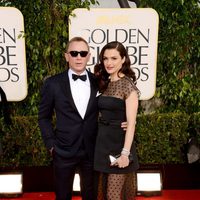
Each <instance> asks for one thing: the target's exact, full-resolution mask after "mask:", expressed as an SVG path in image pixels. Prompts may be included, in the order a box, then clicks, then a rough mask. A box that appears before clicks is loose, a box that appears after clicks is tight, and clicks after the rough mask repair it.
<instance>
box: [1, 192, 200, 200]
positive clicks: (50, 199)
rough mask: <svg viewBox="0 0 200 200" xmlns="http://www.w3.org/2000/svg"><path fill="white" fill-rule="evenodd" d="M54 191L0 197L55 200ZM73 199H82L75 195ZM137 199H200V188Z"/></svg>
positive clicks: (7, 199) (25, 199)
mask: <svg viewBox="0 0 200 200" xmlns="http://www.w3.org/2000/svg"><path fill="white" fill-rule="evenodd" d="M54 197H55V196H54V193H53V192H37V193H24V194H23V196H22V197H20V198H0V199H1V200H54ZM73 200H81V198H80V197H73ZM136 200H200V190H164V191H163V192H162V195H161V196H154V197H142V196H140V197H139V196H138V197H136Z"/></svg>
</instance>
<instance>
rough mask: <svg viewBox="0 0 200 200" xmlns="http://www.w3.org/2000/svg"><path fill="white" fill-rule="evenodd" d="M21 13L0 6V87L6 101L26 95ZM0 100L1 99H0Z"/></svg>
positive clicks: (14, 9) (17, 99)
mask: <svg viewBox="0 0 200 200" xmlns="http://www.w3.org/2000/svg"><path fill="white" fill-rule="evenodd" d="M23 36H24V19H23V15H22V13H21V12H20V11H19V10H18V9H16V8H13V7H0V87H1V88H2V89H3V91H4V92H5V94H6V97H7V100H8V101H21V100H23V99H24V98H25V97H26V96H27V90H28V89H27V70H26V53H25V39H24V37H23ZM0 100H1V99H0Z"/></svg>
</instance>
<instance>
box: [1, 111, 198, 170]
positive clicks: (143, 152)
mask: <svg viewBox="0 0 200 200" xmlns="http://www.w3.org/2000/svg"><path fill="white" fill-rule="evenodd" d="M199 119H200V113H196V114H195V115H191V116H189V115H187V114H179V113H167V114H150V115H139V116H138V118H137V126H136V135H135V141H136V146H137V152H138V157H139V161H140V163H142V164H158V163H159V164H168V163H169V164H174V163H187V159H186V154H185V150H186V147H185V145H186V144H187V141H188V139H189V138H190V136H189V132H188V130H189V128H190V127H198V131H200V129H199V128H200V127H199V125H198V124H199V122H200V120H199ZM37 120H38V119H37V117H36V116H35V117H15V118H13V119H12V121H13V125H12V126H11V127H6V126H5V125H4V123H3V122H2V121H0V128H1V130H2V134H1V135H0V141H1V143H2V149H3V153H2V155H1V156H0V166H1V167H9V166H12V168H14V167H19V166H48V165H51V157H50V156H49V154H48V153H47V150H46V148H45V146H44V144H43V142H42V138H41V134H40V131H39V127H38V123H37ZM198 138H199V139H200V135H199V136H198Z"/></svg>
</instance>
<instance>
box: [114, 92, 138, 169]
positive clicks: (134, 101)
mask: <svg viewBox="0 0 200 200" xmlns="http://www.w3.org/2000/svg"><path fill="white" fill-rule="evenodd" d="M137 110H138V94H137V91H132V92H131V93H130V95H129V97H128V98H127V99H126V118H127V129H126V134H125V141H124V147H123V150H122V153H121V156H120V157H119V158H118V166H119V167H120V168H123V167H127V166H128V165H129V159H128V155H129V153H130V149H131V146H132V143H133V139H134V133H135V124H136V117H137Z"/></svg>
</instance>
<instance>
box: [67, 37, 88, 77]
mask: <svg viewBox="0 0 200 200" xmlns="http://www.w3.org/2000/svg"><path fill="white" fill-rule="evenodd" d="M77 52H81V53H78V54H77ZM86 52H88V53H86ZM86 54H87V55H86ZM85 55H86V56H85ZM84 56H85V57H84ZM65 59H66V61H67V62H68V63H69V67H70V68H71V69H72V70H73V71H74V72H76V73H77V74H81V73H82V72H83V71H84V70H85V69H86V65H87V62H88V61H89V59H90V53H89V50H88V47H87V45H86V44H85V43H84V42H82V41H80V42H77V41H74V42H72V43H71V44H70V45H69V47H68V51H67V52H66V53H65Z"/></svg>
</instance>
